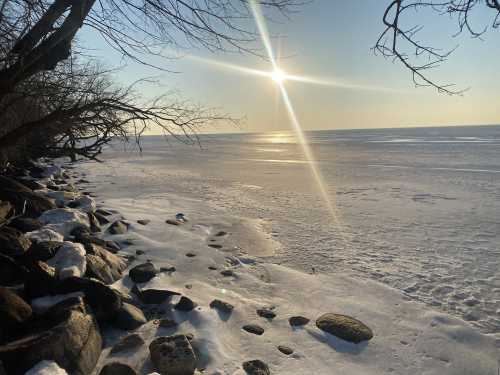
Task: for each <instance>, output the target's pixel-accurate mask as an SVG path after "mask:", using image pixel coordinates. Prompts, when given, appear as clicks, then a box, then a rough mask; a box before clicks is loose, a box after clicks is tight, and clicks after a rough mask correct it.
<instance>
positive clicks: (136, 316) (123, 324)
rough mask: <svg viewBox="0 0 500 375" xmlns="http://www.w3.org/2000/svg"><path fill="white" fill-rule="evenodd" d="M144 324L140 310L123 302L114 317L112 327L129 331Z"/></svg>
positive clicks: (144, 319) (144, 320) (144, 318)
mask: <svg viewBox="0 0 500 375" xmlns="http://www.w3.org/2000/svg"><path fill="white" fill-rule="evenodd" d="M146 322H147V320H146V317H145V316H144V313H143V312H142V310H141V309H139V308H137V307H135V306H134V305H130V304H128V303H124V302H123V303H122V307H121V309H120V310H119V311H118V314H117V315H116V319H115V321H114V325H115V326H116V327H118V328H121V329H124V330H129V329H136V328H138V327H140V326H142V325H143V324H145V323H146Z"/></svg>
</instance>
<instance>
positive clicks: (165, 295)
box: [132, 287, 180, 305]
mask: <svg viewBox="0 0 500 375" xmlns="http://www.w3.org/2000/svg"><path fill="white" fill-rule="evenodd" d="M132 291H133V292H134V293H135V294H136V295H137V297H139V299H140V300H141V302H142V303H145V304H146V305H159V304H161V303H163V302H165V301H166V300H168V299H169V298H170V297H172V296H175V295H179V294H180V293H177V292H172V291H170V290H162V289H143V290H141V289H139V288H137V287H134V288H132Z"/></svg>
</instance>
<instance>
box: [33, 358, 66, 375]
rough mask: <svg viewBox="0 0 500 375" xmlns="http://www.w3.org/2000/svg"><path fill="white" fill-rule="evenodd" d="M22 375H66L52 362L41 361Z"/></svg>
mask: <svg viewBox="0 0 500 375" xmlns="http://www.w3.org/2000/svg"><path fill="white" fill-rule="evenodd" d="M24 375H68V373H67V372H66V371H64V370H63V369H62V368H60V367H59V366H58V365H57V363H55V362H54V361H41V362H39V363H38V364H37V365H35V366H34V367H33V368H31V370H29V371H28V372H26V373H25V374H24Z"/></svg>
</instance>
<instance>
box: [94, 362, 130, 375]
mask: <svg viewBox="0 0 500 375" xmlns="http://www.w3.org/2000/svg"><path fill="white" fill-rule="evenodd" d="M99 375H137V372H136V371H135V370H134V369H133V368H132V367H130V366H129V365H127V364H125V363H120V362H111V363H107V364H106V365H104V367H103V368H102V369H101V372H99Z"/></svg>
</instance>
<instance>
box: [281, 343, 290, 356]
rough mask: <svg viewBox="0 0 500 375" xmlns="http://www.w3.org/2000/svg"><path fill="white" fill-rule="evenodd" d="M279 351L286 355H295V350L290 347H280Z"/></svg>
mask: <svg viewBox="0 0 500 375" xmlns="http://www.w3.org/2000/svg"><path fill="white" fill-rule="evenodd" d="M278 350H279V351H280V352H281V353H283V354H285V355H291V354H293V349H292V348H290V347H288V346H284V345H278Z"/></svg>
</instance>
